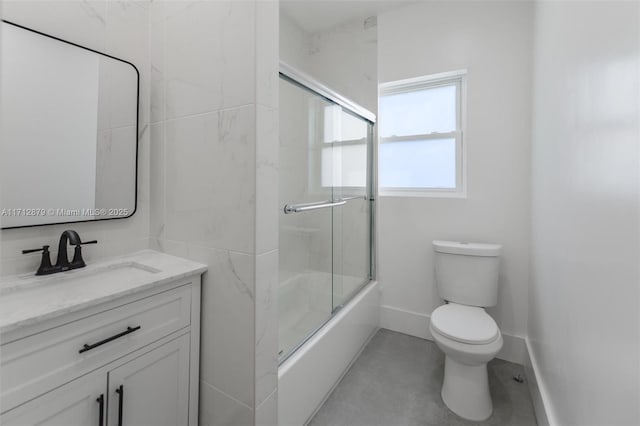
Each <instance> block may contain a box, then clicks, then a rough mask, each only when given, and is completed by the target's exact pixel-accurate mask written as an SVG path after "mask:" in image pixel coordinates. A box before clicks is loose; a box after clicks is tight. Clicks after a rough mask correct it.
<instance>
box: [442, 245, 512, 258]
mask: <svg viewBox="0 0 640 426" xmlns="http://www.w3.org/2000/svg"><path fill="white" fill-rule="evenodd" d="M433 249H434V250H435V251H437V252H438V253H450V254H462V255H465V256H485V257H495V256H500V250H501V249H502V246H501V245H500V244H487V243H468V242H459V241H434V242H433Z"/></svg>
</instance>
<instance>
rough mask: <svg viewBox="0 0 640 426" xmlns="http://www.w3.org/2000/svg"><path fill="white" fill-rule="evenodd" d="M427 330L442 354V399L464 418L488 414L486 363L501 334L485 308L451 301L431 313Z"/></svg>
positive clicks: (495, 350) (482, 417)
mask: <svg viewBox="0 0 640 426" xmlns="http://www.w3.org/2000/svg"><path fill="white" fill-rule="evenodd" d="M429 330H430V331H431V334H432V335H433V339H434V341H435V342H436V345H437V346H438V347H439V348H440V350H441V351H442V352H444V354H445V367H444V368H445V372H444V382H443V385H442V392H441V395H442V400H443V401H444V403H445V404H446V405H447V407H449V409H450V410H451V411H453V412H454V413H456V414H457V415H458V416H460V417H463V418H465V419H467V420H474V421H482V420H486V419H487V418H489V417H490V416H491V413H492V411H493V404H492V402H491V394H490V393H489V379H488V375H487V363H488V362H489V361H491V360H492V359H493V358H494V357H495V356H496V354H497V353H498V352H499V351H500V349H502V345H503V340H502V334H501V333H500V330H499V329H498V326H497V325H496V323H495V321H494V320H493V318H491V317H490V316H489V315H488V314H487V313H486V312H485V310H484V309H482V308H479V307H475V306H465V305H458V304H455V303H450V304H447V305H443V306H440V307H439V308H437V309H436V310H435V311H433V314H432V316H431V323H430V326H429Z"/></svg>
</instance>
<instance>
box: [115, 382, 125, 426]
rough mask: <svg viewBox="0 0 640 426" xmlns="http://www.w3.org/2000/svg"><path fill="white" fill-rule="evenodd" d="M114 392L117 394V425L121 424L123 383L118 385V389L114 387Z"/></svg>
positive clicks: (120, 425)
mask: <svg viewBox="0 0 640 426" xmlns="http://www.w3.org/2000/svg"><path fill="white" fill-rule="evenodd" d="M116 393H117V394H118V398H119V399H118V426H122V403H123V402H124V385H120V387H118V389H116Z"/></svg>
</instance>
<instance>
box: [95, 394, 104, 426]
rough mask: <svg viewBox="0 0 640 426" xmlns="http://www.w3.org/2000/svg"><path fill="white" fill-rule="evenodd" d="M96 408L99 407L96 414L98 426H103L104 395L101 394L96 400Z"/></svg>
mask: <svg viewBox="0 0 640 426" xmlns="http://www.w3.org/2000/svg"><path fill="white" fill-rule="evenodd" d="M96 402H97V403H98V406H99V407H100V414H98V426H104V394H103V393H101V394H100V396H99V397H98V399H96Z"/></svg>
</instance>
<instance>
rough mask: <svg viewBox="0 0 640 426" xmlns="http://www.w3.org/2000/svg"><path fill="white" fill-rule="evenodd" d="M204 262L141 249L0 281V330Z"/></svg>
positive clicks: (193, 270)
mask: <svg viewBox="0 0 640 426" xmlns="http://www.w3.org/2000/svg"><path fill="white" fill-rule="evenodd" d="M205 270H206V267H205V266H204V265H202V264H199V263H196V262H191V261H189V260H186V259H180V258H178V257H174V256H169V255H167V254H164V253H158V252H154V251H152V250H145V251H142V252H139V253H136V254H133V255H131V256H127V257H123V258H120V259H116V260H112V261H108V262H101V263H98V264H93V265H88V266H87V267H85V268H80V269H73V270H70V271H66V272H60V273H57V274H52V275H44V276H35V275H22V276H17V277H12V278H10V279H9V280H6V281H3V282H1V283H0V333H5V332H9V331H11V330H14V329H16V328H17V327H21V326H25V325H30V324H35V323H37V322H41V321H44V320H46V319H50V318H53V317H56V316H59V315H63V314H66V313H69V312H75V311H78V310H81V309H84V308H86V307H89V306H92V305H96V304H99V303H104V302H106V301H108V300H112V299H114V298H117V297H123V296H126V295H129V294H133V293H136V292H140V291H143V290H145V289H146V288H149V287H150V286H155V285H162V284H163V283H166V282H169V281H171V280H175V279H177V278H180V277H184V276H189V275H194V274H197V273H202V272H204V271H205Z"/></svg>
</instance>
